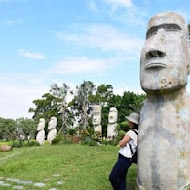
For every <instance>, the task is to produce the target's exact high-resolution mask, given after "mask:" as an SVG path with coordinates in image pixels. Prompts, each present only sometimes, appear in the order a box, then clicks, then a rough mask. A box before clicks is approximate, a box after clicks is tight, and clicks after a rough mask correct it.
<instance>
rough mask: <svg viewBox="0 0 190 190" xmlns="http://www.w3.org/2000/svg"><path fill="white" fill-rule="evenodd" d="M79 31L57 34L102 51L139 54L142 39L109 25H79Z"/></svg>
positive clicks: (59, 36) (61, 37) (64, 38)
mask: <svg viewBox="0 0 190 190" xmlns="http://www.w3.org/2000/svg"><path fill="white" fill-rule="evenodd" d="M78 28H79V30H78V31H80V29H81V31H82V32H81V33H78V34H76V33H67V34H66V33H59V34H58V35H57V36H58V38H60V39H63V40H65V41H70V42H74V43H76V44H79V45H85V46H88V47H91V48H99V49H100V50H102V51H115V52H119V53H120V52H121V51H123V52H125V53H130V55H134V56H136V55H137V53H138V54H139V52H140V49H141V47H142V44H143V41H144V40H142V39H140V38H138V37H134V36H132V35H127V34H125V33H122V32H120V31H118V30H116V29H115V28H113V27H112V26H109V25H101V24H94V25H87V26H84V25H81V26H80V25H79V26H78Z"/></svg>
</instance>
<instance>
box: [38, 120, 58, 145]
mask: <svg viewBox="0 0 190 190" xmlns="http://www.w3.org/2000/svg"><path fill="white" fill-rule="evenodd" d="M56 126H57V118H56V117H51V119H50V121H49V123H48V130H49V133H48V136H47V140H48V142H49V143H50V144H51V143H52V140H53V139H55V137H56V135H57V129H56ZM44 128H45V119H44V118H40V120H39V123H38V125H37V131H38V133H37V135H36V141H37V142H38V143H39V144H43V143H44V140H45V130H44Z"/></svg>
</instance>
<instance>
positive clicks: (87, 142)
mask: <svg viewBox="0 0 190 190" xmlns="http://www.w3.org/2000/svg"><path fill="white" fill-rule="evenodd" d="M81 144H82V145H88V146H97V141H95V140H93V139H92V138H91V137H86V138H85V139H84V140H83V141H82V142H81Z"/></svg>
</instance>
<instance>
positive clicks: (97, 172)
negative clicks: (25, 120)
mask: <svg viewBox="0 0 190 190" xmlns="http://www.w3.org/2000/svg"><path fill="white" fill-rule="evenodd" d="M117 152H118V147H113V146H102V147H90V146H82V145H74V144H72V145H52V146H51V145H47V144H45V145H43V146H40V147H24V148H14V149H13V150H12V151H11V152H0V177H4V181H6V179H7V178H16V179H19V180H26V181H28V180H29V181H33V184H30V185H24V189H28V190H29V189H32V190H34V189H42V190H49V189H51V188H56V189H57V190H59V189H60V190H62V189H63V190H111V189H112V188H111V185H110V182H109V180H108V176H109V173H110V171H111V169H112V167H113V164H114V163H115V161H116V160H117V154H118V153H117ZM0 180H1V179H0ZM37 182H41V183H45V184H46V185H45V187H40V188H39V187H35V186H34V183H37ZM58 182H61V183H63V184H58ZM11 183H12V184H13V185H17V184H16V183H15V182H11ZM135 183H136V165H133V166H132V167H131V168H130V170H129V174H128V190H135V189H137V188H136V185H135ZM0 189H1V190H9V189H12V188H11V187H3V186H0Z"/></svg>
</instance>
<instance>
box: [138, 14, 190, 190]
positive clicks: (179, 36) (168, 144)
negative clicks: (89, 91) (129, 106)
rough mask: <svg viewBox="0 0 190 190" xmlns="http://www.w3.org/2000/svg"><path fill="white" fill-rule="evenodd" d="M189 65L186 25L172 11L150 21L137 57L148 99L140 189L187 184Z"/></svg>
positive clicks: (176, 188) (169, 189)
mask: <svg viewBox="0 0 190 190" xmlns="http://www.w3.org/2000/svg"><path fill="white" fill-rule="evenodd" d="M189 69H190V51H189V34H188V27H187V25H186V24H185V20H184V19H183V17H182V16H181V15H179V14H178V13H175V12H164V13H159V14H157V15H156V16H154V17H153V18H151V19H150V21H149V23H148V28H147V33H146V39H145V42H144V46H143V49H142V52H141V59H140V83H141V87H142V89H143V90H144V91H145V92H146V94H147V100H146V101H145V102H144V106H143V108H142V110H141V114H140V122H139V128H138V181H137V182H138V189H139V190H146V189H147V190H188V189H190V147H189V143H190V95H189V94H188V93H187V92H186V85H187V79H188V74H189Z"/></svg>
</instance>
